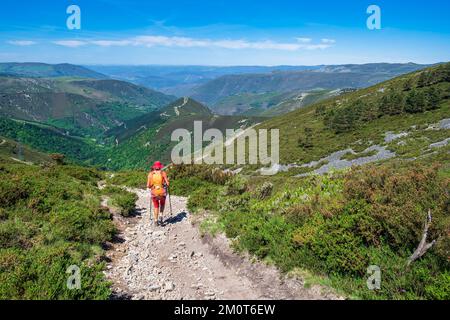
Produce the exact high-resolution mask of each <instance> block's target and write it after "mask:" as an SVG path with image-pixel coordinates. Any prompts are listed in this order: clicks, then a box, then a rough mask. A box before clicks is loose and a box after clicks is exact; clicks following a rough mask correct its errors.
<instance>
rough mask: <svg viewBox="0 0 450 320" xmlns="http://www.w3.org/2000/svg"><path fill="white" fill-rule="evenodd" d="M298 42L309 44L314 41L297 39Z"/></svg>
mask: <svg viewBox="0 0 450 320" xmlns="http://www.w3.org/2000/svg"><path fill="white" fill-rule="evenodd" d="M296 39H297V41H298V42H302V43H309V42H311V41H312V39H311V38H296Z"/></svg>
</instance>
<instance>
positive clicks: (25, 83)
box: [0, 77, 173, 138]
mask: <svg viewBox="0 0 450 320" xmlns="http://www.w3.org/2000/svg"><path fill="white" fill-rule="evenodd" d="M0 92H1V93H0V115H1V116H3V117H8V118H15V119H21V120H27V121H37V122H42V123H46V124H50V125H53V126H56V127H59V128H61V129H64V130H67V131H69V132H70V133H71V134H72V135H79V136H90V137H94V138H97V137H99V136H100V135H102V134H103V133H104V132H105V131H107V130H108V129H110V128H112V127H114V126H117V125H119V124H121V123H122V122H123V121H125V120H129V119H131V118H134V117H137V116H139V115H143V114H145V113H147V112H149V111H152V110H156V109H159V108H161V107H162V106H164V105H166V104H167V103H169V102H171V101H172V100H173V97H170V96H166V95H164V94H162V93H159V92H156V91H153V90H151V89H148V88H144V87H139V86H136V85H133V84H130V83H127V82H123V81H116V80H79V79H73V78H58V79H49V78H47V79H41V78H17V77H0Z"/></svg>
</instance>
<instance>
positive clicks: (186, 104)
mask: <svg viewBox="0 0 450 320" xmlns="http://www.w3.org/2000/svg"><path fill="white" fill-rule="evenodd" d="M194 121H202V124H203V125H202V130H203V132H204V131H205V130H207V129H209V128H217V129H219V130H221V131H222V132H223V133H224V134H225V130H226V129H237V128H246V127H248V126H251V125H253V124H255V123H258V122H261V118H255V117H243V116H218V115H215V114H213V113H212V112H211V111H210V110H209V109H208V108H207V107H206V106H204V105H202V104H201V103H199V102H197V101H195V100H193V99H190V98H181V99H178V100H177V101H175V102H173V103H172V104H169V105H168V106H166V107H164V108H162V109H161V110H160V111H158V112H153V113H150V114H147V115H144V116H141V117H137V118H135V119H132V120H130V121H127V122H125V123H124V125H122V126H120V127H117V128H115V129H113V130H111V131H109V132H108V134H109V135H110V136H112V137H113V139H114V141H117V142H118V145H116V146H115V147H113V148H112V149H111V153H110V155H109V157H108V158H109V161H108V164H107V165H108V167H111V168H114V169H120V168H147V167H148V165H149V163H151V162H152V161H155V160H161V161H163V162H165V163H168V162H170V153H171V150H172V148H173V147H174V146H175V145H176V143H175V142H171V134H172V132H173V131H174V130H176V129H180V128H182V129H186V130H188V131H190V132H192V131H193V129H194ZM192 151H194V150H192Z"/></svg>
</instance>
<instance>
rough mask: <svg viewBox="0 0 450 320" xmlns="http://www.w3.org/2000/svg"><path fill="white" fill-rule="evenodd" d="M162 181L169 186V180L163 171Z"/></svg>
mask: <svg viewBox="0 0 450 320" xmlns="http://www.w3.org/2000/svg"><path fill="white" fill-rule="evenodd" d="M163 179H164V182H165V183H166V185H167V186H169V178H167V173H165V172H164V171H163Z"/></svg>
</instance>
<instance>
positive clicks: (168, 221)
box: [163, 211, 187, 225]
mask: <svg viewBox="0 0 450 320" xmlns="http://www.w3.org/2000/svg"><path fill="white" fill-rule="evenodd" d="M186 217H187V214H186V212H184V211H183V212H180V213H178V214H177V215H175V216H172V217H169V218H167V219H165V220H164V222H163V224H164V225H168V224H175V223H178V222H181V221H183V220H184V219H186Z"/></svg>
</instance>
